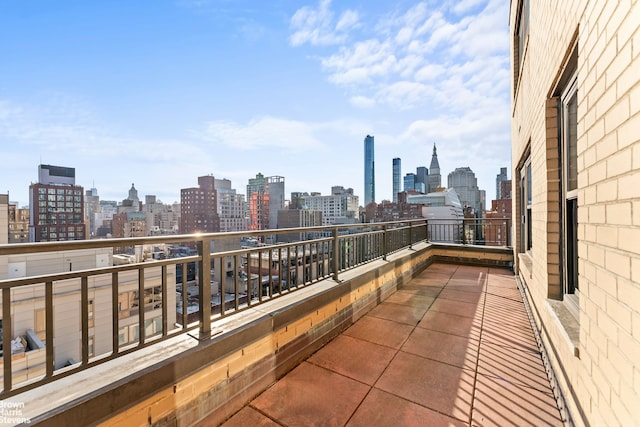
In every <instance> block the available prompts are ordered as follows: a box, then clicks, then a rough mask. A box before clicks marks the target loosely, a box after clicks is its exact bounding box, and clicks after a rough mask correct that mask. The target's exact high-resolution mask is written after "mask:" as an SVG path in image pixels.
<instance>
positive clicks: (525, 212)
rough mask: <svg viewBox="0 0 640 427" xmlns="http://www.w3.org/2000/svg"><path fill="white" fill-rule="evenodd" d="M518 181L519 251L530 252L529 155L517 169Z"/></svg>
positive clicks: (531, 229)
mask: <svg viewBox="0 0 640 427" xmlns="http://www.w3.org/2000/svg"><path fill="white" fill-rule="evenodd" d="M518 175H519V183H520V252H521V253H530V252H531V249H532V248H533V238H532V236H533V228H532V211H533V208H532V207H533V194H532V193H533V178H532V173H531V155H530V154H529V155H527V157H526V158H525V160H524V162H522V165H521V166H520V168H519V169H518Z"/></svg>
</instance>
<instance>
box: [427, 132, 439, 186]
mask: <svg viewBox="0 0 640 427" xmlns="http://www.w3.org/2000/svg"><path fill="white" fill-rule="evenodd" d="M428 181H429V188H428V190H427V193H433V192H434V191H437V190H438V188H440V187H441V186H442V177H441V176H440V163H439V162H438V153H437V152H436V144H435V143H434V144H433V154H432V155H431V165H429V179H428Z"/></svg>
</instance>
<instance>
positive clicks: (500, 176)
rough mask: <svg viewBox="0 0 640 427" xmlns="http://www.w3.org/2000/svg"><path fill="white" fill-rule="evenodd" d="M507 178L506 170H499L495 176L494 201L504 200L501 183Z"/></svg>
mask: <svg viewBox="0 0 640 427" xmlns="http://www.w3.org/2000/svg"><path fill="white" fill-rule="evenodd" d="M508 180H509V178H507V168H500V173H499V174H498V175H496V199H495V200H500V199H504V198H505V197H504V195H503V194H502V188H503V186H502V182H504V181H508Z"/></svg>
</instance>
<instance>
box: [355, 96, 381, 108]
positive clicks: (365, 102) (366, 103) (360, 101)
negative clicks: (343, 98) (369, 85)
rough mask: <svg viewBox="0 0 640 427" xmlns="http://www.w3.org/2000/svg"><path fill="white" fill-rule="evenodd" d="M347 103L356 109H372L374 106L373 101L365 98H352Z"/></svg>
mask: <svg viewBox="0 0 640 427" xmlns="http://www.w3.org/2000/svg"><path fill="white" fill-rule="evenodd" d="M349 102H350V103H351V105H353V106H354V107H358V108H373V107H374V106H375V105H376V100H375V99H372V98H367V97H366V96H352V97H351V98H350V99H349Z"/></svg>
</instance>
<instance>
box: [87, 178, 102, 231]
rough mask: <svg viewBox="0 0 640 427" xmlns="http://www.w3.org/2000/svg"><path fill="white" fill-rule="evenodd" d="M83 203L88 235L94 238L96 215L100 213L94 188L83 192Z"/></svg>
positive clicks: (98, 199) (98, 201)
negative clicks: (87, 222) (87, 223)
mask: <svg viewBox="0 0 640 427" xmlns="http://www.w3.org/2000/svg"><path fill="white" fill-rule="evenodd" d="M84 203H85V207H84V215H85V219H86V220H87V221H89V235H90V236H95V234H96V214H97V213H98V212H100V197H99V196H98V190H97V189H96V188H95V187H94V188H91V190H87V191H86V192H85V195H84Z"/></svg>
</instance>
